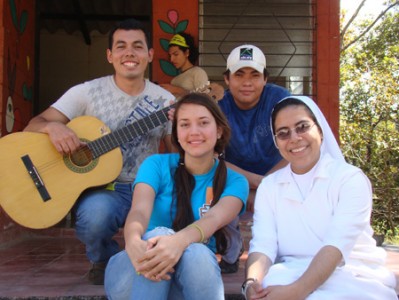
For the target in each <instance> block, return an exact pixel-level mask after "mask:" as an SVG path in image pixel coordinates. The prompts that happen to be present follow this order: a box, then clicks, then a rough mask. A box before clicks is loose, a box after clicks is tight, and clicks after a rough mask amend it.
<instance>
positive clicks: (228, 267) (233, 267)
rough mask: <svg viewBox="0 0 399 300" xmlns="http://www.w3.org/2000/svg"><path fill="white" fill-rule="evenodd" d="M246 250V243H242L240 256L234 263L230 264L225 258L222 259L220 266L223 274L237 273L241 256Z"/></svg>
mask: <svg viewBox="0 0 399 300" xmlns="http://www.w3.org/2000/svg"><path fill="white" fill-rule="evenodd" d="M244 251H245V249H244V243H242V246H241V250H240V253H239V254H238V258H237V260H236V261H235V262H234V263H232V264H230V263H228V262H226V261H225V260H223V259H222V260H221V261H220V263H219V267H220V270H221V272H222V274H232V273H237V271H238V267H239V265H240V257H241V255H242V254H243V253H244Z"/></svg>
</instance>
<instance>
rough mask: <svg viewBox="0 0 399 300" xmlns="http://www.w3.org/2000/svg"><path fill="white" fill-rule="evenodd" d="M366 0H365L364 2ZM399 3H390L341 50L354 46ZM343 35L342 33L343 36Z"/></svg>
mask: <svg viewBox="0 0 399 300" xmlns="http://www.w3.org/2000/svg"><path fill="white" fill-rule="evenodd" d="M364 1H365V0H363V2H364ZM398 4H399V0H398V1H396V2H394V3H392V4H390V5H389V6H388V7H387V8H386V9H385V10H383V11H382V12H381V13H380V14H379V15H378V16H377V18H376V19H375V20H374V21H373V23H371V24H370V25H369V26H368V27H367V28H366V29H365V30H364V31H363V32H361V33H360V34H359V35H358V36H357V37H356V38H355V39H353V40H352V41H351V42H349V43H348V44H346V45H345V46H344V47H342V48H341V51H340V52H343V51H345V50H346V49H348V48H349V47H350V46H352V45H353V44H354V43H356V42H357V41H358V40H360V39H361V38H362V37H363V36H364V35H365V34H366V33H367V32H369V31H370V30H371V28H373V27H374V25H375V24H376V23H377V21H378V20H379V19H381V18H382V17H383V16H384V15H385V14H386V13H387V12H388V11H389V10H390V9H391V8H392V7H394V6H396V5H398ZM342 37H343V36H342V35H341V38H342Z"/></svg>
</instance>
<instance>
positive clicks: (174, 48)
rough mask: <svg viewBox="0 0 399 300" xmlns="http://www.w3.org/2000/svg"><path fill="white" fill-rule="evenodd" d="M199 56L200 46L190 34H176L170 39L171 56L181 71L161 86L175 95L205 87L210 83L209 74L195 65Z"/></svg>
mask: <svg viewBox="0 0 399 300" xmlns="http://www.w3.org/2000/svg"><path fill="white" fill-rule="evenodd" d="M198 56H199V52H198V48H197V47H196V46H195V43H194V38H193V37H192V36H191V35H190V34H188V33H184V32H181V33H178V34H175V35H174V36H173V37H172V39H171V40H170V41H169V57H170V61H171V63H172V64H173V65H174V66H175V68H176V69H178V70H179V72H180V73H179V75H177V76H176V77H174V78H173V79H172V81H171V82H170V84H169V83H164V84H161V86H162V87H163V88H164V89H166V90H168V91H169V92H171V93H172V94H173V95H174V96H175V97H179V96H182V95H184V94H186V93H187V92H194V91H201V90H202V89H204V88H205V87H206V86H207V85H208V75H207V74H206V72H205V71H204V70H203V69H202V68H200V67H198V66H195V63H196V62H197V59H198Z"/></svg>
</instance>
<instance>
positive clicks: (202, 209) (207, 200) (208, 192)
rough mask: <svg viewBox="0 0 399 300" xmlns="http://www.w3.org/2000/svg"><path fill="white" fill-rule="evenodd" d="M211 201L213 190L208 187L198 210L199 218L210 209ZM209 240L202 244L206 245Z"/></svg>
mask: <svg viewBox="0 0 399 300" xmlns="http://www.w3.org/2000/svg"><path fill="white" fill-rule="evenodd" d="M212 201H213V188H212V187H210V186H208V187H207V188H206V193H205V202H204V204H203V205H202V206H200V208H199V216H200V218H202V217H203V216H204V215H205V214H206V213H207V212H208V211H209V209H210V208H211V204H212ZM208 242H209V239H206V240H204V241H203V243H204V244H208Z"/></svg>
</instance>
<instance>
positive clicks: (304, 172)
mask: <svg viewBox="0 0 399 300" xmlns="http://www.w3.org/2000/svg"><path fill="white" fill-rule="evenodd" d="M271 126H272V130H273V134H274V137H275V144H276V147H277V148H278V149H279V151H280V153H281V155H282V156H283V157H284V158H285V159H286V160H287V161H288V162H289V164H288V165H287V166H286V167H285V168H283V169H280V170H278V171H276V172H275V173H273V174H270V175H269V176H267V177H265V178H264V179H263V181H262V183H261V184H260V185H259V188H258V190H257V193H256V198H255V212H254V224H253V227H252V240H251V242H250V249H249V256H248V260H247V265H246V280H245V281H244V283H243V289H242V291H243V294H244V295H245V296H246V299H268V300H269V299H270V300H273V299H278V300H284V299H289V300H293V299H312V300H315V299H317V300H320V299H322V300H328V299H334V300H336V299H351V300H353V299H361V300H366V299H376V300H377V299H378V300H382V299H392V300H393V299H395V300H397V296H396V293H395V290H394V287H395V285H396V282H395V277H394V275H393V273H392V272H390V271H389V270H388V269H386V268H385V266H384V265H385V257H386V253H385V251H384V250H383V249H382V248H379V247H376V243H375V240H374V239H373V237H372V235H373V231H372V229H371V226H370V215H371V209H372V190H371V184H370V182H369V180H368V178H367V177H366V175H365V174H364V173H363V172H362V171H361V170H360V169H359V168H357V167H355V166H352V165H350V164H348V163H346V162H345V159H344V157H343V155H342V152H341V151H340V149H339V146H338V143H337V142H336V140H335V138H334V135H333V133H332V131H331V129H330V127H329V125H328V123H327V121H326V119H325V117H324V116H323V114H322V113H321V111H320V109H319V108H318V107H317V105H316V104H315V103H314V102H313V100H312V99H310V98H308V97H302V96H301V97H293V96H291V97H288V98H285V99H283V100H281V101H280V102H279V103H278V104H277V105H276V107H275V108H274V111H273V114H272V120H271Z"/></svg>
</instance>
